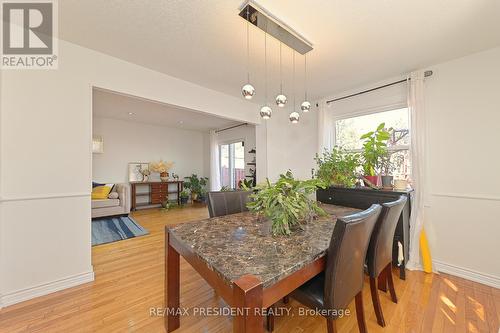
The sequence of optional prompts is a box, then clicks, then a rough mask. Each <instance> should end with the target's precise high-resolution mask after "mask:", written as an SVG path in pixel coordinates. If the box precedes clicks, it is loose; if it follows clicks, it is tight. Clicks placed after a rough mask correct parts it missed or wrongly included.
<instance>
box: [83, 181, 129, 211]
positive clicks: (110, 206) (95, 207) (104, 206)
mask: <svg viewBox="0 0 500 333" xmlns="http://www.w3.org/2000/svg"><path fill="white" fill-rule="evenodd" d="M113 192H116V193H117V194H118V198H117V199H103V200H92V218H96V217H103V216H113V215H127V214H128V213H130V187H129V185H128V184H125V183H123V184H116V185H115V186H114V188H113V191H112V192H111V193H113ZM115 196H116V194H115Z"/></svg>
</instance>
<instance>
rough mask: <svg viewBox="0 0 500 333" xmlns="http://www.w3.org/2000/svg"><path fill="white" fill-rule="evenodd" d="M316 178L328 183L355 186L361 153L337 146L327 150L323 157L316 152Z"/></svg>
mask: <svg viewBox="0 0 500 333" xmlns="http://www.w3.org/2000/svg"><path fill="white" fill-rule="evenodd" d="M315 160H316V164H317V165H318V170H317V171H316V178H318V179H321V180H322V181H324V182H325V183H326V184H327V185H333V186H339V187H353V186H354V185H355V184H356V180H357V175H356V169H357V168H358V167H359V164H360V162H359V154H357V153H350V152H347V151H346V150H345V149H343V148H341V147H338V146H335V147H334V148H333V149H332V151H326V150H325V152H324V153H323V156H322V157H319V156H318V155H317V154H316V158H315Z"/></svg>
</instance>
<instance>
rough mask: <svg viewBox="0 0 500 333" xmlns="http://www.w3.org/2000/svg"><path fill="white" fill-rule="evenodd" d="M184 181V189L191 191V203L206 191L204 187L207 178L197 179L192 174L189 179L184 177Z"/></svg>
mask: <svg viewBox="0 0 500 333" xmlns="http://www.w3.org/2000/svg"><path fill="white" fill-rule="evenodd" d="M184 179H186V180H185V181H184V187H185V188H187V189H188V190H190V191H191V199H192V200H193V201H197V200H198V196H199V195H200V194H201V193H202V192H203V191H206V190H205V187H206V186H207V183H208V178H207V177H198V175H196V174H194V173H193V174H192V175H191V176H189V177H184Z"/></svg>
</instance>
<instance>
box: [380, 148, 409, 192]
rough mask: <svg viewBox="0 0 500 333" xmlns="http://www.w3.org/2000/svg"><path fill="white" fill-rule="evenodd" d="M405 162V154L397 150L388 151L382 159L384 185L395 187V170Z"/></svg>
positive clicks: (389, 187)
mask: <svg viewBox="0 0 500 333" xmlns="http://www.w3.org/2000/svg"><path fill="white" fill-rule="evenodd" d="M403 162H404V156H403V155H401V154H398V153H397V152H392V153H391V152H387V153H386V154H385V155H383V156H382V158H381V160H380V169H381V172H382V177H381V178H382V187H383V188H384V189H392V188H393V187H394V175H393V173H394V171H395V170H396V169H397V168H399V166H401V164H403Z"/></svg>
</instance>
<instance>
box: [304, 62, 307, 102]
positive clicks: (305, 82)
mask: <svg viewBox="0 0 500 333" xmlns="http://www.w3.org/2000/svg"><path fill="white" fill-rule="evenodd" d="M304 100H306V101H307V53H306V54H304Z"/></svg>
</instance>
